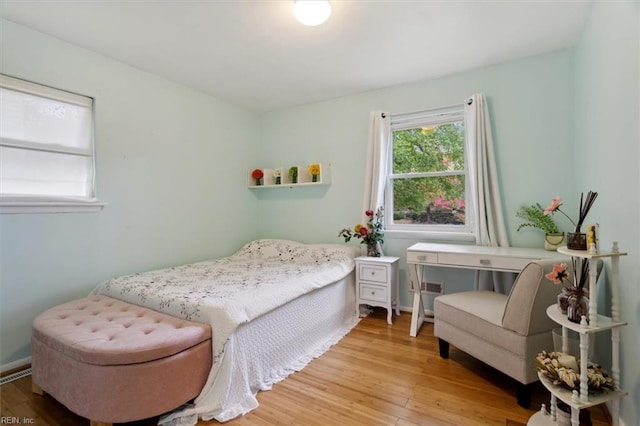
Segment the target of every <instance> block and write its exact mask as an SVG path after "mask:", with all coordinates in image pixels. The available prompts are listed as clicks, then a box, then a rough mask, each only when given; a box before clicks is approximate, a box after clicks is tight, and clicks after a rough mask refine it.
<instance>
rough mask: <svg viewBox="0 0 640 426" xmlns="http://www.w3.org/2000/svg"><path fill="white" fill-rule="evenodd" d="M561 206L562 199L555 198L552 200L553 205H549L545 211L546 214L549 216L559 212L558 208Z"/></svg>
mask: <svg viewBox="0 0 640 426" xmlns="http://www.w3.org/2000/svg"><path fill="white" fill-rule="evenodd" d="M561 205H562V198H561V197H553V200H551V204H549V205H548V206H547V208H546V209H544V214H546V215H549V214H551V213H553V212H555V211H556V210H558V207H560V206H561Z"/></svg>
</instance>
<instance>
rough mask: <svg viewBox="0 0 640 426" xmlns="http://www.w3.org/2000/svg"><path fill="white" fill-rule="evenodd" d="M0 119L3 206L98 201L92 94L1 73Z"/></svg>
mask: <svg viewBox="0 0 640 426" xmlns="http://www.w3.org/2000/svg"><path fill="white" fill-rule="evenodd" d="M0 120H1V121H2V126H0V202H1V203H0V207H1V210H0V211H1V212H3V213H7V212H8V213H13V212H19V213H26V212H46V211H53V212H60V211H76V210H82V209H86V208H87V207H90V208H93V209H95V207H96V206H98V205H99V203H96V199H95V193H94V150H93V99H92V98H90V97H87V96H81V95H77V94H75V93H69V92H66V91H63V90H58V89H54V88H51V87H47V86H43V85H40V84H36V83H32V82H29V81H24V80H20V79H17V78H13V77H9V76H6V75H0ZM100 206H101V205H100ZM14 210H17V211H14Z"/></svg>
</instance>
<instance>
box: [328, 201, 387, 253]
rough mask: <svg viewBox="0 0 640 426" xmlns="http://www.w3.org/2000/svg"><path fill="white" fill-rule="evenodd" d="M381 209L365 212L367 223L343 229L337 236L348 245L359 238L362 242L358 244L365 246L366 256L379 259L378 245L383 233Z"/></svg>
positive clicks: (381, 240) (381, 241) (380, 242)
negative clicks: (352, 239) (353, 239)
mask: <svg viewBox="0 0 640 426" xmlns="http://www.w3.org/2000/svg"><path fill="white" fill-rule="evenodd" d="M383 210H384V209H383V208H382V207H380V208H379V209H378V211H376V212H375V213H374V212H373V210H367V211H366V212H365V216H367V223H366V224H361V223H358V224H357V225H356V226H354V227H353V229H351V228H344V229H342V230H341V231H340V232H339V233H338V236H339V237H342V238H344V242H345V243H348V242H349V241H350V240H351V238H359V239H361V240H362V241H361V242H360V244H366V246H367V256H370V257H380V255H381V253H380V244H382V243H383V242H384V240H383V237H384V232H383V223H384V222H383V217H384V216H383Z"/></svg>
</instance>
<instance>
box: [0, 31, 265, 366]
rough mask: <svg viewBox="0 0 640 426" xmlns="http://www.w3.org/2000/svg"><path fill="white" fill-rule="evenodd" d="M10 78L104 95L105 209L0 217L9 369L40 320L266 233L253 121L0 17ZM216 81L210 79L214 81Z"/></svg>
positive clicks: (99, 107) (100, 156)
mask: <svg viewBox="0 0 640 426" xmlns="http://www.w3.org/2000/svg"><path fill="white" fill-rule="evenodd" d="M0 29H1V31H2V33H1V43H2V44H1V45H0V50H1V51H2V56H1V60H2V63H1V67H0V71H1V72H2V73H5V74H9V75H12V76H16V77H20V78H23V79H27V80H32V81H35V82H38V83H42V84H46V85H51V86H54V87H57V88H61V89H66V90H70V91H74V92H78V93H81V94H85V95H89V96H93V97H95V100H96V101H95V105H96V123H95V132H96V138H95V140H96V153H97V182H98V184H97V189H98V195H99V197H100V198H101V199H102V200H103V201H106V202H108V203H109V205H108V206H107V207H106V208H105V209H104V211H102V212H100V213H88V214H41V215H40V214H36V215H1V216H0V234H1V235H0V249H1V252H0V259H1V262H2V265H1V275H0V279H1V284H0V312H1V320H0V344H1V346H0V355H1V358H0V364H6V363H10V362H14V361H16V360H19V359H21V358H24V357H27V356H29V354H30V347H29V340H30V336H31V322H32V320H33V318H34V317H35V316H36V315H37V314H39V313H40V312H42V311H44V310H45V309H47V308H49V307H51V306H54V305H56V304H59V303H61V302H65V301H69V300H71V299H73V298H76V297H79V296H84V295H86V294H88V293H89V291H90V290H91V289H92V288H93V287H94V286H95V285H96V284H98V283H99V282H100V281H102V280H105V279H107V278H110V277H112V276H117V275H121V274H125V273H132V272H137V271H141V270H147V269H150V268H158V267H162V266H168V265H175V264H180V263H184V262H188V261H195V260H202V259H207V258H213V257H219V256H223V255H227V254H230V253H232V252H233V251H235V250H237V249H238V248H239V247H240V246H241V245H242V244H244V243H245V242H247V241H248V240H250V239H251V238H252V237H253V236H254V235H255V234H256V232H257V221H256V220H255V219H256V217H257V215H256V213H255V211H256V206H257V201H256V200H255V197H253V196H251V194H250V192H249V191H248V190H247V189H246V170H247V169H248V168H249V167H250V165H251V163H254V162H255V156H256V153H255V149H253V147H252V144H253V143H254V140H255V139H256V138H255V136H256V131H255V126H256V118H255V116H254V115H253V114H251V113H249V112H247V111H244V110H242V109H240V108H237V107H234V106H231V105H229V104H225V103H223V102H221V101H219V100H217V99H214V98H212V97H210V96H206V95H204V94H202V93H199V92H196V91H193V90H190V89H187V88H185V87H182V86H179V85H176V84H173V83H170V82H168V81H166V80H163V79H161V78H159V77H156V76H154V75H151V74H148V73H145V72H142V71H139V70H136V69H134V68H131V67H128V66H125V65H123V64H120V63H118V62H115V61H112V60H110V59H108V58H105V57H103V56H100V55H96V54H94V53H91V52H88V51H86V50H83V49H81V48H78V47H75V46H72V45H69V44H66V43H63V42H61V41H59V40H57V39H54V38H52V37H49V36H45V35H43V34H41V33H38V32H35V31H32V30H29V29H26V28H24V27H21V26H18V25H14V24H12V23H10V22H7V21H0ZM212 77H213V76H212Z"/></svg>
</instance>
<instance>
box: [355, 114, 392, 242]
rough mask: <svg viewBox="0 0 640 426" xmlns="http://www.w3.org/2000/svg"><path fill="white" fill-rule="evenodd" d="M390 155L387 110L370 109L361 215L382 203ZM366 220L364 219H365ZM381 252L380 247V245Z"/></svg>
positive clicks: (388, 116)
mask: <svg viewBox="0 0 640 426" xmlns="http://www.w3.org/2000/svg"><path fill="white" fill-rule="evenodd" d="M389 155H391V117H390V114H389V113H388V112H382V111H372V112H371V115H370V118H369V143H368V146H367V158H366V159H367V164H366V173H365V182H364V197H363V198H364V199H363V204H362V215H363V217H364V212H365V211H367V210H373V211H374V212H375V211H376V210H377V209H378V207H381V206H383V205H384V191H385V182H386V179H387V175H388V170H387V169H388V164H389ZM365 220H366V219H365ZM380 253H382V247H380Z"/></svg>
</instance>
